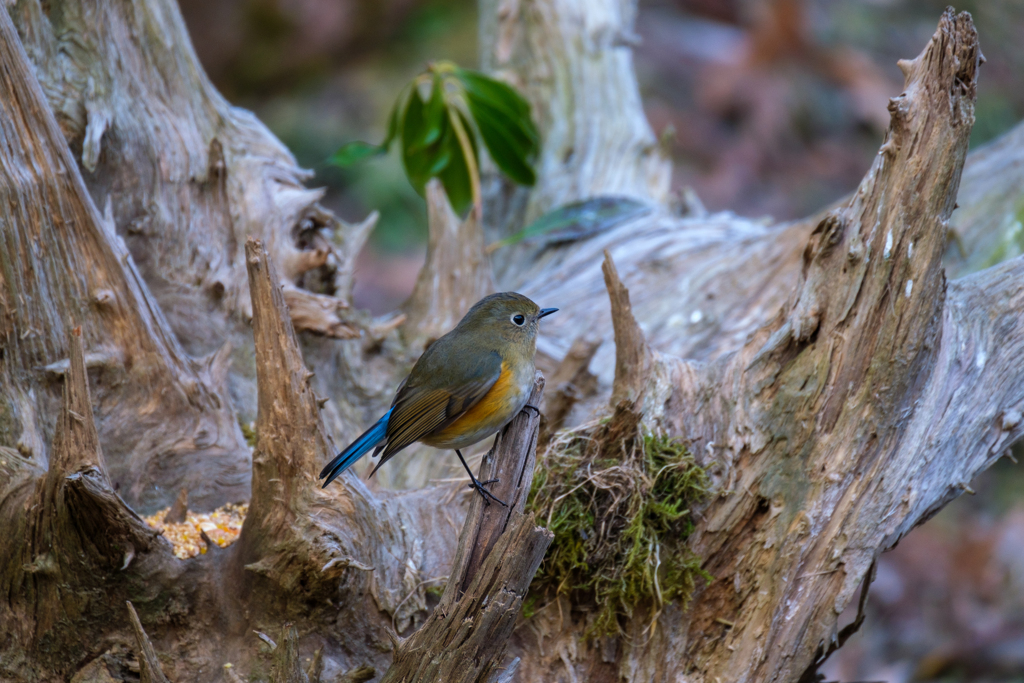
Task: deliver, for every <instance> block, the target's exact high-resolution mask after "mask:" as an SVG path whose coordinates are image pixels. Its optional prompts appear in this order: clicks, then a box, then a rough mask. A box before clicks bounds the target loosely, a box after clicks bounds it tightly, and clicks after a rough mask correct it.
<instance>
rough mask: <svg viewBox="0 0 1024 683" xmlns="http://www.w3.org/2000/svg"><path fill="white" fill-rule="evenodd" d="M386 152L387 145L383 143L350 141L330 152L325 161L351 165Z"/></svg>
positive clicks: (337, 164)
mask: <svg viewBox="0 0 1024 683" xmlns="http://www.w3.org/2000/svg"><path fill="white" fill-rule="evenodd" d="M386 152H387V147H386V146H384V145H380V146H378V145H371V144H370V143H368V142H359V141H356V142H350V143H348V144H346V145H343V146H342V147H341V149H339V150H338V151H337V152H335V153H334V154H332V155H331V156H330V157H329V158H328V159H327V163H329V164H334V165H335V166H341V167H346V166H352V165H353V164H356V163H359V162H360V161H363V160H364V159H369V158H370V157H375V156H379V155H381V154H384V153H386Z"/></svg>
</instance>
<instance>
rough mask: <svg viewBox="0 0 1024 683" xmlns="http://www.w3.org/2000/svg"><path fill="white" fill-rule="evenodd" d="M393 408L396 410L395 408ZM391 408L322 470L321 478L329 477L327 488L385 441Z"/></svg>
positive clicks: (326, 483) (325, 486)
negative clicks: (368, 452)
mask: <svg viewBox="0 0 1024 683" xmlns="http://www.w3.org/2000/svg"><path fill="white" fill-rule="evenodd" d="M391 410H394V408H392V409H391ZM391 410H389V411H388V412H386V413H384V417H382V418H380V419H379V420H377V422H376V424H374V425H373V426H372V427H370V428H369V429H367V430H366V431H365V432H363V433H362V435H361V436H360V437H359V438H358V439H356V440H355V441H353V442H352V444H351V445H350V446H349V447H348V448H346V449H345V450H343V451H342V452H341V453H339V454H338V455H337V456H335V458H334V460H331V461H330V462H329V463H327V467H325V468H323V470H321V472H320V478H321V479H323V478H324V477H327V481H325V482H324V488H327V485H328V484H330V483H331V482H332V481H334V480H335V479H336V478H337V477H338V476H339V475H340V474H341V473H342V472H344V471H345V470H347V469H348V468H349V467H351V466H352V465H353V464H354V463H355V462H356V461H357V460H359V458H361V457H363V456H364V455H365V454H366V452H367V451H369V450H370V449H371V448H373V447H375V446H377V445H379V444H380V443H381V442H382V441H384V439H385V436H386V433H387V429H388V418H390V417H391Z"/></svg>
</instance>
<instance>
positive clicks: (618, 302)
mask: <svg viewBox="0 0 1024 683" xmlns="http://www.w3.org/2000/svg"><path fill="white" fill-rule="evenodd" d="M601 270H602V271H603V272H604V283H605V287H607V289H608V298H609V299H610V300H611V305H612V326H613V327H614V328H615V381H614V383H613V385H612V397H611V401H610V403H609V404H610V405H611V406H612V407H615V406H617V405H618V404H619V403H621V402H622V401H631V402H633V403H638V402H639V401H640V400H641V399H642V397H643V392H644V387H645V385H646V383H647V379H648V377H649V376H650V373H651V367H652V365H653V363H654V354H653V353H652V351H651V347H650V345H649V344H648V343H647V338H646V337H645V336H644V332H643V330H641V329H640V324H639V323H637V321H636V318H634V317H633V307H632V305H631V304H630V302H629V290H628V289H626V286H625V285H624V284H622V280H620V279H619V272H618V270H617V269H616V268H615V262H614V261H612V255H611V254H610V253H609V252H608V250H607V249H606V250H605V252H604V263H603V264H602V265H601Z"/></svg>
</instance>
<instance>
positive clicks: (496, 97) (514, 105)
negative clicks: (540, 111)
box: [455, 69, 530, 119]
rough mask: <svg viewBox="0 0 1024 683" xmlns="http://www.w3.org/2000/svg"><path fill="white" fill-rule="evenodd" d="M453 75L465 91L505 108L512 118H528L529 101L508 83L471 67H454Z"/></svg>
mask: <svg viewBox="0 0 1024 683" xmlns="http://www.w3.org/2000/svg"><path fill="white" fill-rule="evenodd" d="M455 76H456V77H457V78H458V79H459V81H461V82H462V86H463V88H465V89H466V92H467V93H469V94H472V95H473V96H475V97H478V98H479V99H481V100H484V101H486V102H490V103H492V104H493V105H494V106H496V107H501V108H502V109H505V110H506V111H507V112H508V115H509V116H511V117H513V118H517V119H522V118H525V119H529V118H530V103H529V102H527V101H526V98H524V97H523V96H522V95H520V94H519V93H518V92H517V91H516V89H515V88H513V87H512V86H511V85H509V84H508V83H505V82H503V81H499V80H496V79H494V78H491V77H490V76H487V75H485V74H482V73H480V72H479V71H473V70H472V69H456V70H455Z"/></svg>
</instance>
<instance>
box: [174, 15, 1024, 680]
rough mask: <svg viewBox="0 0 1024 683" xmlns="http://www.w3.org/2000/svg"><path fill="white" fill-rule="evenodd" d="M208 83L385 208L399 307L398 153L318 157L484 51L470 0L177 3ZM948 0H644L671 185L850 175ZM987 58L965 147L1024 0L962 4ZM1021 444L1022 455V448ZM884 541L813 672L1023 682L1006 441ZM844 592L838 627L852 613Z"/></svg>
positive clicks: (1002, 97)
mask: <svg viewBox="0 0 1024 683" xmlns="http://www.w3.org/2000/svg"><path fill="white" fill-rule="evenodd" d="M180 3H181V7H182V11H183V13H184V15H185V20H186V22H187V24H188V27H189V30H190V32H191V35H192V40H193V43H194V45H195V48H196V51H197V52H198V54H199V58H200V59H201V61H202V62H203V65H204V66H205V67H206V70H207V72H208V73H209V75H210V77H211V79H212V80H213V82H214V83H215V84H216V86H217V87H218V88H219V89H220V91H221V92H222V93H223V94H224V95H225V96H226V97H227V98H228V99H229V100H230V101H231V102H232V103H234V104H236V105H239V106H242V107H245V108H247V109H250V110H252V111H254V112H255V113H256V115H257V116H259V118H260V119H261V120H262V121H263V122H264V123H266V124H267V125H268V126H269V127H270V128H271V130H273V131H274V133H275V134H276V135H277V136H278V137H279V138H280V139H281V140H282V141H283V142H284V143H285V144H286V145H288V147H290V148H291V150H292V152H293V153H294V154H295V156H296V157H297V158H298V161H299V163H300V164H301V165H303V166H304V167H306V168H309V169H312V170H313V171H315V172H316V179H315V180H314V181H313V182H312V183H311V185H319V186H324V187H326V188H327V189H328V194H327V198H326V200H325V204H326V205H327V206H328V207H329V208H331V209H332V210H334V211H335V212H336V213H337V214H338V215H339V216H341V217H342V218H345V219H346V220H350V221H358V220H361V219H362V218H364V217H365V215H366V214H367V213H369V212H370V211H372V210H374V209H376V210H379V211H380V212H381V220H380V223H379V225H378V228H377V230H376V232H375V233H374V235H373V237H372V239H371V241H370V243H369V245H368V246H367V248H366V250H365V251H364V253H363V254H362V255H361V257H360V261H359V267H358V270H357V285H356V292H355V297H356V302H357V304H359V305H360V306H362V307H365V308H369V309H371V310H372V311H374V312H376V313H383V312H386V311H389V310H391V309H393V308H394V307H396V306H397V305H398V304H400V303H401V302H402V301H403V300H404V299H405V297H406V296H407V295H408V293H409V292H410V291H411V290H412V287H413V284H414V283H415V279H416V275H417V272H418V270H419V266H420V264H421V263H422V261H423V255H424V250H425V240H426V209H425V205H424V203H423V201H422V200H421V199H420V198H419V197H418V196H417V195H416V193H415V192H414V191H413V190H412V188H411V187H410V186H409V184H408V182H407V181H406V180H405V176H404V173H403V172H402V169H401V164H400V162H399V161H398V159H397V157H396V156H395V155H394V154H392V155H391V156H390V157H387V158H382V159H378V160H374V161H371V162H368V163H364V164H362V165H360V166H358V167H357V168H355V169H351V170H341V169H337V168H333V167H330V166H328V165H326V164H325V163H324V160H325V159H326V158H327V157H328V156H329V155H330V154H331V153H332V152H334V151H335V150H336V149H337V148H338V147H339V146H341V145H342V144H343V143H345V142H348V141H351V140H354V139H361V140H366V141H368V142H379V141H380V140H381V139H382V138H383V133H384V125H385V121H386V118H387V113H388V111H389V108H390V106H391V104H392V102H393V101H394V99H395V97H396V96H397V95H398V92H399V90H400V88H401V87H402V86H403V85H404V84H405V83H406V82H407V81H408V80H409V79H410V78H411V77H412V76H414V75H415V74H417V73H419V72H420V71H421V70H422V69H423V68H424V66H425V64H426V63H427V62H428V61H430V60H437V59H451V60H454V61H455V62H457V63H459V64H460V65H463V66H475V65H476V64H477V12H476V3H475V1H474V0H180ZM945 6H946V1H945V0H641V2H640V9H639V14H638V17H637V33H638V34H639V35H640V37H641V38H642V44H641V45H640V46H638V47H637V48H636V50H635V61H636V69H637V73H638V77H639V80H640V87H641V92H642V94H643V97H644V101H645V106H646V109H647V115H648V118H649V120H650V122H651V125H652V127H653V128H654V131H655V134H657V135H667V136H671V139H672V140H673V142H672V153H673V157H674V162H675V171H674V180H673V183H674V185H675V187H676V189H677V190H681V189H682V188H684V187H690V188H692V189H693V190H695V191H696V193H697V195H698V196H699V197H700V199H701V200H702V201H703V203H704V204H705V206H706V207H707V208H708V209H709V210H711V211H721V210H730V211H734V212H735V213H738V214H743V215H748V216H757V217H760V216H771V217H772V218H773V219H774V220H776V221H785V220H790V219H795V218H800V217H803V216H806V215H808V214H810V213H812V212H814V211H816V210H818V209H820V208H822V207H823V206H825V205H826V204H828V203H830V202H832V201H835V200H836V199H839V198H840V197H842V196H843V195H845V194H847V193H849V192H850V191H852V190H853V189H854V188H855V187H856V185H857V183H858V182H859V180H860V179H861V177H862V176H863V175H864V173H865V171H866V170H867V168H868V166H869V165H870V163H871V161H872V159H873V157H874V155H875V153H876V152H877V150H878V146H879V144H880V143H881V139H882V134H883V132H884V130H885V127H886V125H887V122H888V112H887V110H886V104H887V101H888V98H889V97H891V96H893V95H896V94H898V93H899V92H900V90H901V89H902V83H903V78H902V75H901V73H900V71H899V69H898V67H897V66H896V60H897V59H900V58H911V57H914V56H916V55H917V54H918V53H919V52H920V51H921V49H922V48H923V47H924V45H925V44H926V43H927V41H928V39H929V38H930V36H931V35H932V33H933V32H934V31H935V26H936V24H937V22H938V18H939V15H940V13H941V12H942V10H943V9H944V8H945ZM956 9H957V10H968V11H970V12H971V13H972V14H973V16H974V20H975V23H976V24H977V27H978V32H979V35H980V38H981V45H982V50H983V51H984V54H985V57H986V58H987V62H986V64H985V66H984V67H983V68H982V70H981V77H980V86H979V90H978V102H977V108H976V112H975V113H976V117H977V120H976V123H975V126H974V132H973V136H972V140H971V146H972V148H976V147H978V146H980V145H982V144H984V143H985V142H986V141H988V140H990V139H992V138H993V137H995V136H998V135H999V134H1000V133H1002V132H1004V131H1005V130H1007V129H1008V128H1010V127H1011V126H1013V125H1014V124H1015V123H1017V122H1018V121H1020V120H1021V119H1024V0H975V1H971V2H960V3H959V4H957V5H956ZM1019 455H1021V456H1024V452H1019ZM971 486H972V487H973V489H974V490H975V491H976V492H977V495H974V496H971V495H964V496H962V497H961V498H960V499H958V500H957V501H955V502H954V503H952V504H951V505H949V506H948V507H947V508H945V509H944V510H943V511H942V512H941V513H939V515H938V516H937V517H936V518H935V519H934V520H932V521H931V522H929V523H928V524H927V525H925V526H924V527H922V528H920V529H918V530H915V531H914V532H913V533H912V534H910V535H909V536H908V537H906V538H905V539H903V541H901V542H900V544H899V546H898V547H897V548H896V549H895V550H893V551H891V552H889V553H887V554H885V555H884V556H883V557H882V559H881V561H880V562H879V565H878V572H877V578H876V580H875V583H874V584H873V585H872V588H871V594H870V598H869V603H868V609H867V619H866V621H865V623H864V625H863V626H862V628H861V629H860V631H859V632H858V633H857V634H856V635H854V636H853V637H852V638H851V639H850V640H849V641H848V643H847V644H846V646H845V647H843V648H842V649H841V650H840V651H839V652H838V653H836V654H835V655H833V656H832V658H831V659H830V660H829V662H828V664H827V665H826V667H825V668H824V669H823V672H824V673H825V674H826V677H827V680H838V681H843V682H851V681H889V682H891V683H897V682H903V681H950V682H952V681H992V682H996V681H999V682H1004V681H1021V682H1022V683H1024V468H1020V467H1015V466H1014V465H1013V464H1012V463H1011V462H1010V461H1009V460H1008V459H1004V460H1002V461H1001V462H1000V463H999V464H997V465H996V466H995V467H993V468H992V469H991V470H989V471H988V472H987V473H985V474H984V475H983V476H982V477H979V479H978V480H977V481H975V482H972V484H971ZM855 616H856V607H855V606H854V607H853V608H852V609H851V610H848V612H847V613H846V614H844V615H843V616H842V618H841V620H840V621H841V624H845V623H849V622H850V621H853V619H854V617H855Z"/></svg>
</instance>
